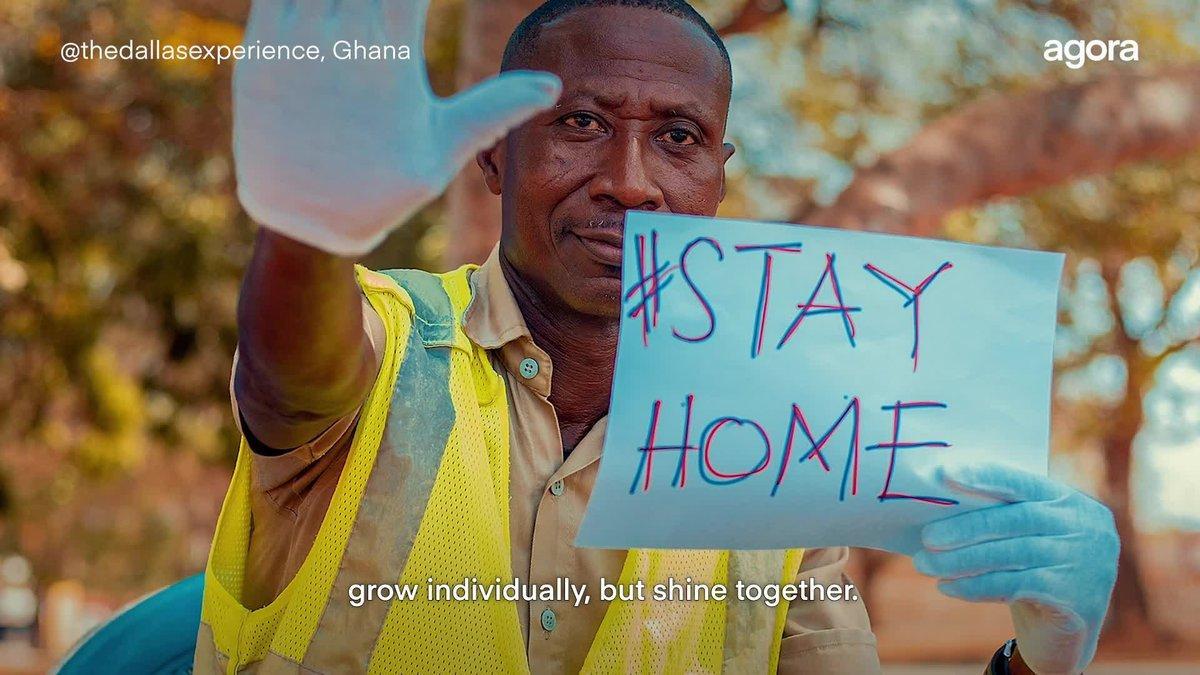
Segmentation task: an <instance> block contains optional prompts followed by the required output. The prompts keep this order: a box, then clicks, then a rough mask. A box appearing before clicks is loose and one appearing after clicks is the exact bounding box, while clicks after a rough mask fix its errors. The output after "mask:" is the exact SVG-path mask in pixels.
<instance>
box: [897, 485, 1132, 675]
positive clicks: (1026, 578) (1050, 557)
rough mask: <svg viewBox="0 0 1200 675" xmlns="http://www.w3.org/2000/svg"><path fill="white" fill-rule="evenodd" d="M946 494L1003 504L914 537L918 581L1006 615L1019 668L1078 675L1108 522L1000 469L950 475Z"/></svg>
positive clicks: (1081, 503) (1097, 605) (1108, 554)
mask: <svg viewBox="0 0 1200 675" xmlns="http://www.w3.org/2000/svg"><path fill="white" fill-rule="evenodd" d="M943 479H944V480H945V482H946V484H947V485H948V486H950V487H951V488H952V489H954V490H956V491H959V492H961V493H963V494H976V495H983V496H986V497H991V498H993V499H998V500H1000V501H1001V502H1004V503H1003V504H1001V505H999V506H992V507H988V508H984V509H980V510H978V511H971V512H969V513H964V514H961V515H957V516H953V517H951V518H946V519H944V520H939V521H936V522H933V523H930V524H929V525H926V526H925V528H924V529H923V530H922V531H921V543H922V544H923V545H924V549H923V550H922V551H921V552H919V553H917V554H916V555H915V556H913V563H914V564H915V565H916V568H917V570H918V571H920V572H922V573H924V574H927V575H929V576H932V577H936V578H938V579H939V580H940V581H939V582H938V588H939V589H940V590H941V591H942V592H943V593H945V594H946V595H949V596H951V597H955V598H962V599H963V600H969V601H972V602H1004V603H1007V604H1008V606H1009V609H1010V610H1011V611H1012V618H1013V627H1014V628H1015V629H1016V634H1017V644H1018V645H1019V647H1020V650H1021V651H1020V653H1021V658H1022V659H1023V660H1024V661H1025V663H1026V664H1027V665H1029V667H1030V668H1032V669H1033V671H1034V672H1036V673H1039V675H1066V674H1073V673H1078V672H1080V671H1082V670H1083V669H1084V667H1086V666H1087V664H1088V663H1090V662H1091V660H1092V656H1093V655H1094V654H1095V652H1096V641H1097V640H1098V639H1099V637H1100V627H1101V623H1102V622H1103V620H1104V614H1105V612H1106V611H1107V610H1108V598H1109V594H1110V593H1111V591H1112V588H1113V584H1114V583H1115V582H1116V576H1117V566H1116V561H1117V553H1118V551H1119V549H1120V541H1118V539H1117V533H1116V528H1115V526H1114V524H1113V517H1112V513H1111V512H1109V510H1108V509H1107V508H1106V507H1105V506H1104V505H1102V504H1100V503H1099V502H1097V501H1095V500H1094V499H1091V498H1090V497H1088V496H1087V495H1084V494H1082V493H1080V492H1079V491H1077V490H1074V489H1072V488H1070V487H1068V486H1066V485H1063V484H1061V483H1059V482H1057V481H1053V480H1050V479H1048V478H1045V477H1043V476H1037V475H1034V474H1030V473H1026V472H1023V471H1019V470H1016V469H1013V468H1010V467H1005V466H998V465H997V466H978V467H954V468H952V469H950V470H948V471H946V472H944V474H943Z"/></svg>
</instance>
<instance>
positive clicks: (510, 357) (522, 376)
mask: <svg viewBox="0 0 1200 675" xmlns="http://www.w3.org/2000/svg"><path fill="white" fill-rule="evenodd" d="M463 331H464V332H465V333H466V334H467V337H469V338H471V341H472V342H474V343H475V344H477V345H479V346H480V347H483V348H484V349H493V350H499V352H500V360H501V361H502V362H503V363H504V367H505V369H507V370H508V371H509V372H510V373H512V374H513V375H514V376H515V377H516V379H517V380H519V381H521V382H523V383H524V384H525V385H526V386H528V387H529V388H530V389H532V390H533V391H534V392H536V393H537V394H538V395H540V396H542V397H543V398H549V397H550V376H551V374H552V372H553V368H554V365H553V364H552V363H551V362H550V356H549V355H548V354H546V352H545V351H544V350H542V348H541V347H538V346H537V345H536V344H534V342H533V338H532V336H531V335H530V333H529V326H528V325H527V324H526V323H525V317H524V315H522V314H521V308H520V306H518V305H517V299H516V297H515V296H513V292H512V288H510V287H509V285H508V279H506V278H505V277H504V270H503V269H502V268H501V267H500V246H499V244H497V245H496V247H495V248H493V249H492V253H491V255H489V256H488V258H487V260H486V261H485V262H484V263H483V264H482V265H480V266H479V268H478V269H476V270H475V271H474V272H473V273H472V274H471V303H470V304H469V305H468V306H467V311H466V312H464V313H463ZM526 359H532V360H533V361H534V362H536V364H537V369H536V372H537V374H536V375H535V376H533V377H528V376H527V373H528V372H530V371H529V370H528V369H527V368H522V367H521V364H522V362H523V361H525V360H526Z"/></svg>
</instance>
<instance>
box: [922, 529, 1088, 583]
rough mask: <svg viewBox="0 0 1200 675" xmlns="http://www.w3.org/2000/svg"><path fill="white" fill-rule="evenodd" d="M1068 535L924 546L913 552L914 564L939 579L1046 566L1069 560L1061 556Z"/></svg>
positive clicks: (923, 571) (925, 573) (924, 572)
mask: <svg viewBox="0 0 1200 675" xmlns="http://www.w3.org/2000/svg"><path fill="white" fill-rule="evenodd" d="M1069 536H1070V535H1063V536H1059V537H1016V538H1012V539H1003V540H1000V541H988V542H984V543H982V544H975V545H972V546H966V547H963V548H958V549H954V550H949V551H939V550H929V549H926V550H923V551H921V552H919V553H917V554H916V555H915V556H913V565H914V566H916V568H917V571H918V572H920V573H921V574H924V575H926V576H931V577H936V578H939V579H958V578H961V577H972V576H977V575H980V574H986V573H989V572H1004V571H1018V570H1027V569H1033V568H1037V567H1048V566H1050V565H1056V564H1058V563H1061V562H1069V561H1067V560H1063V559H1062V558H1063V552H1064V550H1066V548H1067V544H1066V542H1065V541H1064V540H1065V539H1066V538H1067V537H1069Z"/></svg>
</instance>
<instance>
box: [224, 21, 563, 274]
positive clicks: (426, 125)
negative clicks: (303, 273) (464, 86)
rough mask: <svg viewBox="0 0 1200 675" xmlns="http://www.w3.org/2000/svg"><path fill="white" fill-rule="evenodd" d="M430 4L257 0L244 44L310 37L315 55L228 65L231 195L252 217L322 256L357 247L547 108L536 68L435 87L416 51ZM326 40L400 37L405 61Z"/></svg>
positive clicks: (547, 93) (552, 85)
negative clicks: (359, 53) (320, 54)
mask: <svg viewBox="0 0 1200 675" xmlns="http://www.w3.org/2000/svg"><path fill="white" fill-rule="evenodd" d="M428 5H429V2H428V0H410V1H404V2H399V1H386V2H380V1H378V0H374V1H372V0H346V1H344V2H330V1H326V0H304V1H295V2H288V1H285V0H256V2H255V3H254V6H253V9H252V10H251V12H252V13H251V17H250V22H249V27H248V29H247V31H246V36H245V43H246V44H248V45H249V44H254V43H255V42H256V41H260V42H261V43H262V44H285V45H286V44H316V45H320V46H321V47H322V50H323V51H324V53H325V57H324V59H323V60H320V61H291V62H286V63H284V62H278V61H263V60H245V61H241V62H239V63H238V64H237V67H236V70H235V74H234V113H235V114H234V154H235V157H236V160H237V179H238V197H239V198H240V199H241V202H242V205H243V206H244V207H245V208H246V211H247V212H248V213H249V214H250V215H251V216H252V217H253V218H254V220H255V221H256V222H258V223H259V224H261V225H263V226H265V227H268V228H270V229H272V230H275V231H276V232H279V233H281V234H284V235H287V236H288V237H291V238H293V239H297V240H299V241H302V242H304V243H306V244H309V245H310V246H314V247H316V248H320V249H323V250H326V251H329V252H331V253H336V254H339V255H345V256H353V255H360V254H363V253H366V252H367V251H369V250H371V249H372V248H373V247H374V246H375V245H377V244H378V243H379V242H380V241H382V240H383V238H384V237H385V236H386V235H387V233H388V232H389V231H390V230H391V228H393V227H395V226H397V225H398V224H400V223H401V222H403V221H404V220H405V219H406V218H408V217H409V216H411V215H412V214H413V213H415V212H416V211H417V210H418V209H419V208H420V207H421V206H423V205H424V204H426V203H427V202H429V201H430V200H432V199H434V198H435V197H437V196H438V195H439V194H440V193H441V191H442V190H443V189H444V188H445V186H446V184H447V183H448V182H449V181H450V179H451V178H453V177H454V175H455V174H456V173H457V172H458V170H459V169H460V168H461V167H462V165H463V163H464V162H465V161H466V160H467V159H468V158H470V157H471V156H472V155H473V154H474V153H475V152H476V151H477V150H479V149H481V148H484V147H487V146H489V145H491V144H493V143H495V142H496V141H497V140H498V139H499V138H500V137H502V136H503V135H504V133H505V132H506V131H508V129H510V128H512V127H514V126H516V125H518V124H520V123H521V122H523V121H524V120H525V119H527V118H528V117H529V116H530V115H532V114H533V113H535V112H537V111H538V110H541V109H544V108H548V107H550V106H552V105H554V101H555V100H556V99H557V98H558V93H559V90H560V86H561V85H560V83H559V81H558V78H557V77H555V76H553V75H550V74H548V73H536V72H510V73H505V74H503V75H501V76H499V77H496V78H493V79H491V80H489V81H486V82H484V83H482V84H480V85H479V86H477V87H475V88H473V89H470V90H468V91H465V92H463V93H461V94H459V95H457V96H455V97H453V98H450V99H445V100H443V99H439V98H438V97H437V96H435V95H434V94H433V92H432V91H431V90H430V87H429V80H428V77H427V75H426V72H425V66H424V59H423V58H422V56H421V55H422V51H421V50H422V46H421V45H422V41H423V39H422V38H423V33H424V29H425V11H426V9H427V7H428ZM337 40H359V41H362V42H365V43H370V44H390V45H407V46H409V47H410V48H411V53H412V54H413V55H414V56H413V58H412V60H410V61H401V62H396V61H385V60H366V59H361V60H345V61H339V60H337V59H336V58H334V57H333V56H332V55H331V54H330V53H329V46H330V45H331V44H333V42H335V41H337Z"/></svg>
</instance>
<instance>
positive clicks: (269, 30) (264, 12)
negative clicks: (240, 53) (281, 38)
mask: <svg viewBox="0 0 1200 675" xmlns="http://www.w3.org/2000/svg"><path fill="white" fill-rule="evenodd" d="M283 12H284V0H253V2H251V3H250V16H249V18H247V19H246V31H245V33H244V34H243V40H242V42H244V43H246V44H250V43H252V42H253V41H254V40H269V39H272V38H273V37H275V36H276V35H278V34H279V25H280V22H281V21H282V20H283Z"/></svg>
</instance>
